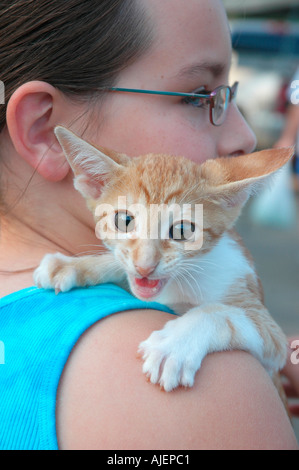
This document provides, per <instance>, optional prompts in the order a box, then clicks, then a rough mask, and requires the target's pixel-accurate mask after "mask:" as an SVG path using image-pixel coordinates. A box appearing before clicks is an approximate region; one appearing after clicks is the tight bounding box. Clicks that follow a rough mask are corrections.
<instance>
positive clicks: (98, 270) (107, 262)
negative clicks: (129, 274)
mask: <svg viewBox="0 0 299 470" xmlns="http://www.w3.org/2000/svg"><path fill="white" fill-rule="evenodd" d="M124 279H125V273H124V271H123V269H122V268H121V266H120V265H119V264H118V263H117V261H116V260H115V258H114V256H113V255H112V254H111V253H105V254H103V255H98V256H82V257H78V258H76V257H71V256H65V255H62V254H61V253H56V254H53V255H52V254H49V255H46V256H45V257H44V258H43V259H42V261H41V263H40V265H39V267H38V268H37V269H36V270H35V272H34V281H35V284H36V285H37V286H38V287H43V288H44V289H55V291H56V293H58V292H66V291H69V290H70V289H72V288H73V287H79V286H81V287H84V286H92V285H97V284H103V283H106V282H114V283H122V281H123V280H124Z"/></svg>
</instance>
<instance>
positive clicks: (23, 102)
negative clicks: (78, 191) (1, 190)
mask: <svg viewBox="0 0 299 470" xmlns="http://www.w3.org/2000/svg"><path fill="white" fill-rule="evenodd" d="M59 102H60V96H59V92H58V91H57V90H56V89H55V88H54V87H52V86H51V85H49V84H48V83H45V82H41V81H33V82H27V83H25V84H24V85H22V86H20V87H19V88H18V89H17V90H16V91H15V92H14V94H13V95H12V96H11V98H10V100H9V102H8V105H7V119H6V122H7V128H8V132H9V135H10V138H11V141H12V144H13V145H14V147H15V149H16V151H17V152H18V154H19V155H20V156H21V157H22V158H23V159H24V160H25V161H26V162H27V163H28V164H29V165H31V166H32V167H33V168H34V169H35V170H36V171H37V172H38V173H39V174H40V175H41V176H43V177H44V178H45V179H47V180H49V181H61V180H62V179H64V178H65V177H66V175H67V174H68V172H69V169H70V167H69V165H68V162H67V160H66V158H65V156H64V154H63V152H62V150H61V147H60V146H59V145H58V142H57V141H56V139H55V136H54V135H53V128H54V125H55V121H56V122H57V119H58V116H56V113H57V112H58V109H59Z"/></svg>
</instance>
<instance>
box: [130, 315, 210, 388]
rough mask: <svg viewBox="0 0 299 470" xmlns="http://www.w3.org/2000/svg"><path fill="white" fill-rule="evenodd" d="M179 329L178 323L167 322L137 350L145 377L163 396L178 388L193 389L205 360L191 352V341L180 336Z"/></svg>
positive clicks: (201, 355)
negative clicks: (142, 362)
mask: <svg viewBox="0 0 299 470" xmlns="http://www.w3.org/2000/svg"><path fill="white" fill-rule="evenodd" d="M178 326H179V325H178V324H177V320H172V321H170V322H168V323H167V324H166V325H165V327H164V328H163V329H162V330H159V331H154V332H153V333H152V334H151V335H150V337H149V338H148V339H147V340H146V341H143V342H142V343H141V344H140V346H139V350H138V353H139V355H141V356H142V359H143V360H144V364H143V372H144V374H146V376H147V377H148V378H149V380H150V382H151V383H153V384H158V383H159V384H160V386H161V388H163V389H164V390H165V391H166V392H170V391H171V390H173V389H174V388H176V387H178V386H179V385H182V386H184V387H192V386H193V384H194V378H195V374H196V372H197V371H198V369H199V368H200V366H201V362H202V359H203V357H204V356H205V354H203V353H202V354H201V352H200V351H199V350H194V348H193V347H192V341H190V342H189V338H188V337H186V336H184V335H181V334H180V331H179V328H178ZM188 336H189V335H188ZM197 349H198V348H197Z"/></svg>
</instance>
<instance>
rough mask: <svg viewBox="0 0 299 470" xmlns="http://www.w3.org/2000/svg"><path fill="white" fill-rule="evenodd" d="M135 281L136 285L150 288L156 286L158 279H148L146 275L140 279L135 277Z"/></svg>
mask: <svg viewBox="0 0 299 470" xmlns="http://www.w3.org/2000/svg"><path fill="white" fill-rule="evenodd" d="M135 282H136V284H137V286H140V287H149V288H150V289H153V288H154V287H157V285H158V284H159V279H148V278H147V277H143V278H142V279H138V278H137V277H136V278H135Z"/></svg>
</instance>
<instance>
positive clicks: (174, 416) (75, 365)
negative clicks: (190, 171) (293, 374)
mask: <svg viewBox="0 0 299 470" xmlns="http://www.w3.org/2000/svg"><path fill="white" fill-rule="evenodd" d="M0 27H1V52H0V71H1V77H0V79H1V81H2V82H3V83H4V84H5V88H6V104H5V106H4V105H2V106H0V113H1V114H0V129H1V134H0V155H1V212H2V217H1V252H0V269H1V286H0V294H1V297H2V299H1V302H2V303H1V317H0V318H1V325H2V326H1V328H0V334H1V338H0V339H1V341H2V342H3V344H4V346H5V364H3V365H2V366H1V371H0V372H1V375H0V383H1V391H2V399H1V403H0V415H1V430H0V446H1V447H2V448H11V449H57V448H60V449H208V448H213V449H217V448H218V449H220V448H222V449H233V448H272V449H278V448H283V449H294V448H296V441H295V438H294V434H293V432H292V429H291V426H290V423H289V422H288V419H287V416H286V414H285V411H284V409H283V407H282V404H281V403H280V401H279V398H278V396H277V394H276V391H275V389H274V388H273V386H272V383H271V382H270V379H269V378H268V377H267V375H266V373H265V371H264V370H263V369H262V368H261V366H260V365H259V364H258V363H257V362H256V361H255V360H254V359H253V358H252V357H250V356H248V355H246V354H245V353H242V352H233V353H223V354H215V355H211V356H210V357H208V358H207V359H206V360H205V362H204V365H203V367H202V370H201V372H200V374H198V377H197V381H196V384H195V386H194V388H192V389H191V390H189V391H184V390H181V389H179V390H177V391H175V392H173V393H171V394H165V393H161V391H160V390H159V389H158V388H157V387H155V386H152V385H150V384H147V383H146V381H145V380H144V376H143V375H142V373H141V363H140V362H139V361H138V360H137V359H136V357H135V351H136V349H137V346H138V344H139V343H140V341H141V340H142V339H145V338H146V337H148V335H149V333H150V332H151V331H152V330H153V329H160V328H161V327H162V325H163V324H164V323H165V322H166V321H167V320H168V319H169V318H170V316H171V315H169V314H168V313H166V312H162V311H159V310H152V311H151V310H148V309H147V310H145V309H144V307H145V306H144V305H143V304H142V303H140V302H139V301H137V300H136V299H134V298H133V297H131V296H129V295H128V294H126V293H124V292H123V291H121V289H119V288H117V287H115V286H100V287H96V288H92V289H85V290H84V289H83V290H80V289H79V290H77V291H73V292H71V293H69V294H68V295H67V296H57V297H55V295H54V294H52V293H49V292H45V291H40V290H38V289H36V288H32V272H33V270H34V269H35V268H36V267H37V265H38V264H39V262H40V260H41V258H42V257H43V256H44V255H45V254H46V253H51V252H52V253H54V252H57V251H60V252H63V253H65V254H69V255H70V254H79V253H81V252H83V251H86V250H90V249H93V248H94V245H95V244H97V245H98V243H99V241H98V240H97V239H96V237H95V234H94V224H93V221H92V220H91V216H90V214H89V212H88V211H87V210H86V207H85V203H84V201H83V199H81V197H80V195H79V194H78V193H77V192H76V191H75V190H74V189H73V184H72V174H71V172H70V168H69V166H68V164H67V162H66V160H65V158H64V155H63V153H62V150H61V148H60V146H59V144H58V142H57V141H56V139H55V136H54V133H53V129H54V127H55V126H56V125H57V124H61V125H64V126H65V127H68V128H70V129H71V130H73V131H74V132H75V133H77V134H79V135H81V136H82V137H84V138H86V139H87V140H92V141H93V142H94V143H95V144H96V143H98V144H99V145H101V146H104V147H105V146H106V147H109V148H113V149H114V150H117V151H120V152H122V153H127V154H128V155H130V156H136V155H140V154H143V153H148V152H159V153H161V152H165V153H170V154H183V155H184V156H186V157H188V158H190V159H193V160H196V161H204V160H205V159H207V158H211V157H212V156H214V157H216V156H220V155H234V156H236V158H237V157H238V155H241V154H244V153H249V152H251V151H252V150H253V149H254V147H255V138H254V136H253V135H252V132H251V131H250V129H249V128H248V127H247V124H246V123H245V122H244V120H243V118H242V116H241V115H240V113H239V111H238V109H237V107H236V105H235V103H234V102H233V101H230V102H227V103H226V105H227V112H226V114H225V115H223V119H222V125H221V126H216V125H215V122H212V120H211V119H210V118H209V105H208V103H207V100H203V101H200V102H198V101H197V102H196V101H194V100H192V99H189V100H188V99H185V98H182V97H181V96H163V95H157V94H152V95H148V94H142V93H132V92H123V91H120V90H118V91H115V90H114V91H112V90H111V88H112V87H113V88H118V89H119V88H122V89H123V88H129V89H139V90H153V91H170V92H174V93H179V92H184V93H191V92H193V91H194V90H201V91H202V92H207V91H211V90H214V89H215V88H217V87H218V86H220V85H228V74H229V67H230V61H231V44H230V33H229V28H228V23H227V19H226V16H225V11H224V8H223V6H222V4H221V2H220V0H209V2H206V1H204V0H188V2H182V1H181V0H163V1H161V0H147V1H145V0H138V1H137V0H101V1H100V2H99V1H98V0H85V1H84V2H83V1H81V0H68V1H65V0H51V1H48V0H34V1H29V2H28V1H24V0H9V1H4V2H1V7H0ZM249 99H250V97H249ZM159 308H160V309H161V308H162V307H159ZM120 312H122V313H120ZM112 313H113V314H114V315H111V314H112ZM104 317H106V318H105V319H103V318H104Z"/></svg>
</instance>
